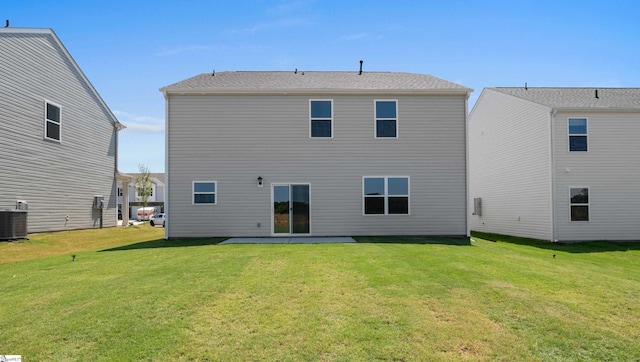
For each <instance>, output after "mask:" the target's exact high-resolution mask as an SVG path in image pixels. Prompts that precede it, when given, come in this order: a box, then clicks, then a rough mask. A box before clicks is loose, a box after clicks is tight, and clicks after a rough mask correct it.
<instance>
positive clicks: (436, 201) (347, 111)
mask: <svg viewBox="0 0 640 362" xmlns="http://www.w3.org/2000/svg"><path fill="white" fill-rule="evenodd" d="M161 91H162V92H163V94H164V97H165V99H166V112H167V115H166V123H167V124H166V134H167V143H166V144H167V148H166V149H167V158H166V162H167V165H166V169H165V170H166V191H167V198H166V200H165V210H166V212H167V215H168V217H167V220H168V221H167V227H166V236H167V237H168V238H173V237H197V236H257V237H270V236H280V235H286V236H311V235H312V236H338V235H398V234H401V235H455V236H464V235H467V233H468V228H467V213H466V197H467V196H466V195H467V148H466V131H467V130H466V106H467V98H468V96H469V93H470V92H471V90H470V89H468V88H465V87H463V86H460V85H457V84H454V83H450V82H447V81H444V80H441V79H438V78H435V77H432V76H429V75H422V74H408V73H388V72H387V73H385V72H364V73H362V74H359V73H358V72H304V73H303V72H222V73H215V74H201V75H198V76H195V77H193V78H190V79H187V80H184V81H182V82H179V83H176V84H173V85H170V86H167V87H164V88H162V89H161Z"/></svg>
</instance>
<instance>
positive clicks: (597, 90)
mask: <svg viewBox="0 0 640 362" xmlns="http://www.w3.org/2000/svg"><path fill="white" fill-rule="evenodd" d="M598 98H600V97H598V90H597V89H596V99H598Z"/></svg>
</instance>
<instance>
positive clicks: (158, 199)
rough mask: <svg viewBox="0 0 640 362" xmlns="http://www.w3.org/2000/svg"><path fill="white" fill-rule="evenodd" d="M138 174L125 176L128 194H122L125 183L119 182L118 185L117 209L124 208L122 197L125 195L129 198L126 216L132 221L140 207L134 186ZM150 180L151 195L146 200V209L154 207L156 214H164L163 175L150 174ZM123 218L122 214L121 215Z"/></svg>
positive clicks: (140, 203) (140, 201)
mask: <svg viewBox="0 0 640 362" xmlns="http://www.w3.org/2000/svg"><path fill="white" fill-rule="evenodd" d="M138 175H140V174H137V173H129V174H127V176H128V177H129V178H128V181H129V182H126V185H127V188H128V192H126V193H125V192H124V189H123V187H124V184H125V182H120V183H119V184H118V209H119V210H121V211H122V208H123V207H124V200H123V198H124V195H125V194H126V195H127V197H128V198H129V200H128V205H129V210H128V212H129V213H128V215H129V218H131V219H133V218H134V217H135V215H136V210H137V209H138V208H140V207H142V200H141V198H140V197H139V196H138V192H137V189H136V185H135V177H137V176H138ZM150 176H151V177H150V178H151V195H149V199H148V200H147V206H148V207H154V208H155V209H156V212H164V173H152V174H150ZM123 216H124V213H123Z"/></svg>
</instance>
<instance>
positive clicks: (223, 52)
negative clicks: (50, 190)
mask: <svg viewBox="0 0 640 362" xmlns="http://www.w3.org/2000/svg"><path fill="white" fill-rule="evenodd" d="M639 15H640V2H639V1H602V0H600V1H590V0H583V1H562V0H557V1H545V0H537V1H528V0H522V1H515V0H513V1H493V0H484V1H480V0H478V1H472V0H469V1H458V0H440V1H428V0H424V1H393V2H392V1H388V0H387V1H377V0H369V1H347V0H344V1H322V0H317V1H314V0H284V1H266V0H265V1H260V0H256V1H163V0H153V1H148V0H136V1H121V0H110V1H91V0H84V1H79V0H68V1H50V0H47V1H40V0H37V1H29V0H2V1H0V20H4V19H9V20H10V22H11V26H12V27H34V28H52V29H54V31H55V32H56V33H57V34H58V36H59V37H60V39H61V40H62V42H63V43H64V44H65V46H66V47H67V49H68V50H69V52H70V53H71V55H72V56H73V57H74V59H75V60H76V62H77V63H78V64H79V66H80V68H82V70H83V71H84V73H85V74H86V75H87V77H88V78H89V80H90V81H91V82H92V83H93V85H94V87H95V88H96V89H97V90H98V92H99V93H100V95H101V96H102V98H104V100H105V101H106V103H107V104H108V105H109V107H110V108H111V110H112V111H113V112H114V113H115V114H116V116H117V117H118V118H119V119H120V121H121V122H122V123H124V124H125V125H127V126H128V128H127V129H126V130H124V131H122V132H121V133H120V148H119V151H120V153H119V163H120V164H119V168H120V170H121V171H124V172H136V171H137V169H138V164H144V165H147V166H148V167H149V168H150V169H151V171H152V172H164V98H163V97H162V94H161V93H160V92H159V90H158V89H159V88H161V87H163V86H166V85H169V84H172V83H175V82H178V81H181V80H183V79H186V78H188V77H191V76H194V75H196V74H200V73H204V72H210V71H212V70H216V71H225V70H285V71H286V70H293V69H294V68H298V69H300V70H310V71H311V70H353V71H357V70H358V67H359V63H358V62H359V60H361V59H362V60H364V70H365V71H367V70H369V71H398V72H413V73H426V74H431V75H434V76H436V77H440V78H443V79H446V80H449V81H452V82H456V83H459V84H462V85H464V86H467V87H470V88H473V89H474V90H475V91H474V93H473V94H472V96H471V98H470V104H471V105H473V103H474V102H475V100H476V99H477V97H478V96H479V95H480V92H481V91H482V89H483V88H484V87H494V86H523V85H524V83H525V82H527V83H528V85H529V86H532V87H534V86H540V87H541V86H565V87H581V86H595V87H640V66H639V64H640V61H639V59H640V38H639V37H638V34H640V31H639V28H638V24H639V20H638V16H639ZM2 24H4V21H3V22H2Z"/></svg>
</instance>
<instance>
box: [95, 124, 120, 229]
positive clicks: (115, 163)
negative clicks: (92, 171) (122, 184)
mask: <svg viewBox="0 0 640 362" xmlns="http://www.w3.org/2000/svg"><path fill="white" fill-rule="evenodd" d="M125 128H127V126H125V125H124V124H122V123H120V121H118V120H116V122H115V123H114V124H113V129H114V132H115V133H116V137H115V138H116V140H115V143H116V145H115V146H116V155H115V157H114V158H113V159H114V160H113V180H114V181H115V184H116V192H115V195H116V197H115V199H116V207H115V209H116V211H115V212H116V215H115V219H116V223H115V225H113V226H118V175H120V171H118V147H119V145H118V136H119V135H120V131H122V130H123V129H125ZM102 213H103V211H102V210H100V228H101V229H102Z"/></svg>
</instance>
